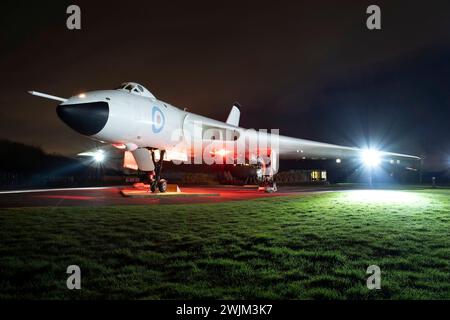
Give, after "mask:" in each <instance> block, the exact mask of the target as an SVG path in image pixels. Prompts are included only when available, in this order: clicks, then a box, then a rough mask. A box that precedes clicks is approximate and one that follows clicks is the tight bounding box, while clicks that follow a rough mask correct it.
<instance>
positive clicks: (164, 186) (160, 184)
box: [158, 179, 167, 193]
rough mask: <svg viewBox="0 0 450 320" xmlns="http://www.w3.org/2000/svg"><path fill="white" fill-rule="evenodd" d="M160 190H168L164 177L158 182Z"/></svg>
mask: <svg viewBox="0 0 450 320" xmlns="http://www.w3.org/2000/svg"><path fill="white" fill-rule="evenodd" d="M158 190H159V192H162V193H164V192H166V191H167V181H166V180H164V179H162V180H160V181H159V182H158Z"/></svg>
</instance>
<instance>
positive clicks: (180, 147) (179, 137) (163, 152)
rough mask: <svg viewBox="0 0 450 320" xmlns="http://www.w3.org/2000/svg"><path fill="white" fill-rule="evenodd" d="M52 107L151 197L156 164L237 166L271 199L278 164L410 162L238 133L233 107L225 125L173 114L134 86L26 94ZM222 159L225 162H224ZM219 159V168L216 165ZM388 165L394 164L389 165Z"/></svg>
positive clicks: (160, 185) (162, 186) (161, 186)
mask: <svg viewBox="0 0 450 320" xmlns="http://www.w3.org/2000/svg"><path fill="white" fill-rule="evenodd" d="M29 93H30V94H32V95H35V96H40V97H43V98H47V99H51V100H56V101H59V102H60V104H59V105H58V107H57V109H56V111H57V114H58V116H59V118H60V119H61V120H62V121H63V122H64V123H65V124H66V125H68V126H69V127H70V128H72V129H73V130H75V131H77V132H78V133H81V134H82V135H85V136H87V137H89V138H91V139H94V140H97V141H100V142H102V143H107V144H111V145H113V146H115V147H116V148H119V149H122V150H124V151H125V155H124V166H125V167H127V168H132V169H136V170H137V169H139V170H141V171H146V172H148V173H149V177H150V189H151V191H152V192H155V191H160V192H165V191H166V190H167V181H166V180H164V179H161V169H162V163H163V160H166V161H179V162H188V161H190V160H191V159H194V163H207V164H212V163H227V164H228V163H238V164H244V163H247V164H252V165H254V166H256V167H257V174H258V178H259V181H260V189H261V190H265V191H267V192H273V191H276V184H275V182H274V179H273V176H274V174H275V173H276V172H277V170H278V159H336V161H337V162H340V161H341V160H342V159H351V158H361V159H362V160H363V161H364V162H366V163H367V164H368V165H376V164H377V163H379V162H380V161H390V162H391V163H394V161H395V163H399V159H401V158H403V159H405V158H409V159H419V158H418V157H416V156H411V155H405V154H399V153H391V152H384V151H377V150H371V149H359V148H354V147H346V146H339V145H334V144H328V143H322V142H316V141H310V140H304V139H297V138H291V137H286V136H281V135H278V132H274V130H271V132H270V133H268V132H267V131H262V130H260V131H258V132H256V131H255V130H248V129H244V128H241V127H239V118H240V107H239V105H238V104H237V103H235V104H234V105H233V107H232V108H231V111H230V113H229V116H228V118H227V120H226V121H225V122H222V121H217V120H213V119H210V118H207V117H203V116H200V115H196V114H194V113H191V112H188V111H187V110H186V109H184V110H183V109H179V108H177V107H174V106H172V105H170V104H169V103H166V102H164V101H161V100H159V99H157V98H156V97H155V96H154V95H153V94H152V93H151V92H150V91H148V90H147V89H146V88H144V87H143V86H142V85H140V84H137V83H134V82H127V83H123V84H122V85H121V86H120V87H119V88H117V89H115V90H98V91H90V92H86V93H82V94H79V95H76V96H73V97H70V98H68V99H65V98H60V97H56V96H53V95H49V94H45V93H40V92H36V91H29ZM225 158H226V159H225ZM224 159H225V160H224ZM394 159H395V160H394Z"/></svg>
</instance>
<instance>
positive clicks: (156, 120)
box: [152, 107, 165, 133]
mask: <svg viewBox="0 0 450 320" xmlns="http://www.w3.org/2000/svg"><path fill="white" fill-rule="evenodd" d="M164 122H165V119H164V114H163V113H162V112H161V110H160V109H159V108H158V107H153V111H152V123H153V124H152V130H153V133H159V132H161V130H162V129H163V128H164Z"/></svg>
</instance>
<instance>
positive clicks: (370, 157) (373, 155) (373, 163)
mask: <svg viewBox="0 0 450 320" xmlns="http://www.w3.org/2000/svg"><path fill="white" fill-rule="evenodd" d="M361 159H362V161H363V163H364V164H365V165H366V166H368V167H371V168H373V167H377V166H378V165H379V164H380V162H381V154H380V152H379V151H377V150H373V149H366V150H363V152H362V154H361Z"/></svg>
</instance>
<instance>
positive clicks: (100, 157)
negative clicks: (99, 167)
mask: <svg viewBox="0 0 450 320" xmlns="http://www.w3.org/2000/svg"><path fill="white" fill-rule="evenodd" d="M93 157H94V161H95V162H103V161H104V160H105V153H104V152H103V150H98V151H97V152H95V153H94V155H93Z"/></svg>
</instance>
